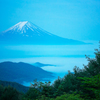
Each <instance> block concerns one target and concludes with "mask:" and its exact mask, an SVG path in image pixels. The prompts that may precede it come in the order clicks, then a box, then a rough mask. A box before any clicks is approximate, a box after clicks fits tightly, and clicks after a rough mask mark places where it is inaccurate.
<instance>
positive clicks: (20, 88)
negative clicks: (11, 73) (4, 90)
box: [0, 80, 29, 93]
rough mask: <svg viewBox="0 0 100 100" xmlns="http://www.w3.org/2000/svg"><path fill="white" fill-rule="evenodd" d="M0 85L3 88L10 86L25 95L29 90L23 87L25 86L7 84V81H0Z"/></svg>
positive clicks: (13, 83)
mask: <svg viewBox="0 0 100 100" xmlns="http://www.w3.org/2000/svg"><path fill="white" fill-rule="evenodd" d="M0 85H1V86H3V87H8V86H11V87H13V88H15V89H16V90H17V91H19V92H22V93H26V92H27V91H28V90H29V87H25V86H23V85H21V84H18V83H16V82H7V81H1V80H0Z"/></svg>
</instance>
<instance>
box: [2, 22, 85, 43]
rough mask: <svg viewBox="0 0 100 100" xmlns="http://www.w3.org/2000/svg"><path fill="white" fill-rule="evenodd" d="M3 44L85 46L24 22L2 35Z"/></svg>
mask: <svg viewBox="0 0 100 100" xmlns="http://www.w3.org/2000/svg"><path fill="white" fill-rule="evenodd" d="M0 43H1V44H38V45H44V44H45V45H62V44H63V45H65V44H85V43H84V42H82V41H77V40H72V39H67V38H62V37H59V36H56V35H54V34H51V33H49V32H47V31H45V30H43V29H41V28H40V27H38V26H37V25H35V24H33V23H31V22H28V21H23V22H19V23H17V24H16V25H14V26H12V27H11V28H9V29H7V30H6V31H3V32H1V33H0Z"/></svg>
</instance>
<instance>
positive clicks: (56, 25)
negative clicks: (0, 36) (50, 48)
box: [0, 0, 100, 41]
mask: <svg viewBox="0 0 100 100" xmlns="http://www.w3.org/2000/svg"><path fill="white" fill-rule="evenodd" d="M20 21H30V22H32V23H34V24H36V25H37V26H39V27H41V28H42V29H44V30H46V31H48V32H50V33H52V34H55V35H58V36H61V37H65V38H70V39H76V40H85V41H86V40H97V41H99V40H100V0H0V32H1V31H4V30H6V29H8V28H9V27H11V26H13V25H15V24H17V23H18V22H20Z"/></svg>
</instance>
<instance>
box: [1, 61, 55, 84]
mask: <svg viewBox="0 0 100 100" xmlns="http://www.w3.org/2000/svg"><path fill="white" fill-rule="evenodd" d="M53 77H54V76H53V73H51V72H48V71H45V70H43V69H42V68H39V67H35V66H33V65H30V64H27V63H23V62H19V63H13V62H2V63H0V80H2V81H10V82H17V83H20V84H22V83H23V82H24V81H25V82H33V80H35V79H37V80H40V81H42V80H43V79H44V78H53Z"/></svg>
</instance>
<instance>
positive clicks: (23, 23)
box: [18, 21, 28, 29]
mask: <svg viewBox="0 0 100 100" xmlns="http://www.w3.org/2000/svg"><path fill="white" fill-rule="evenodd" d="M27 22H28V21H24V22H19V23H18V25H19V28H20V29H22V27H23V26H24V25H25V24H26V23H27Z"/></svg>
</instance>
